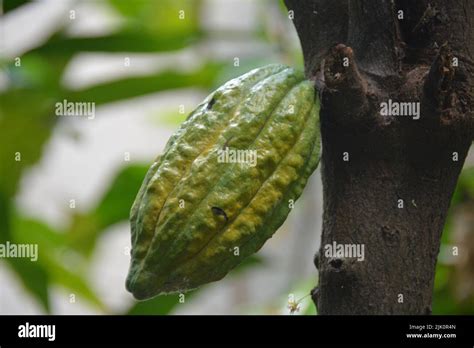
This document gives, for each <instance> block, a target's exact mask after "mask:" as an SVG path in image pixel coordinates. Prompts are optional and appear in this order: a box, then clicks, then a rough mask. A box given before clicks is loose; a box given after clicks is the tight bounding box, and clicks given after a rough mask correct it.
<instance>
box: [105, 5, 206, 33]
mask: <svg viewBox="0 0 474 348" xmlns="http://www.w3.org/2000/svg"><path fill="white" fill-rule="evenodd" d="M109 3H110V4H111V5H112V6H113V7H114V8H115V9H116V10H117V11H119V12H120V14H122V16H124V17H125V19H126V20H127V23H126V25H127V27H131V28H135V29H137V28H141V31H142V32H143V31H145V32H148V33H150V34H151V35H155V36H159V37H162V36H173V35H176V34H178V35H187V36H189V35H191V34H193V33H195V32H196V31H197V30H198V29H199V15H200V7H201V1H199V0H159V1H157V0H134V1H129V0H109ZM180 11H183V12H180ZM183 16H184V17H183Z"/></svg>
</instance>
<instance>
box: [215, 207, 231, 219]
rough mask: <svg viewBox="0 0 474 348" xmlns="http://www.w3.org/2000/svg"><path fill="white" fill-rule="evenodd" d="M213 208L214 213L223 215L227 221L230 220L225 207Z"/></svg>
mask: <svg viewBox="0 0 474 348" xmlns="http://www.w3.org/2000/svg"><path fill="white" fill-rule="evenodd" d="M211 210H212V212H213V213H214V215H216V216H223V217H224V219H225V222H227V221H228V220H229V218H228V217H227V214H226V213H225V211H224V210H223V209H221V208H219V207H212V208H211Z"/></svg>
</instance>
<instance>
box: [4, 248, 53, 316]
mask: <svg viewBox="0 0 474 348" xmlns="http://www.w3.org/2000/svg"><path fill="white" fill-rule="evenodd" d="M11 242H12V243H13V242H14V241H11ZM7 260H8V263H9V264H10V265H11V266H12V269H13V270H14V271H15V273H16V275H17V276H18V277H19V278H20V280H21V282H22V284H23V286H24V287H25V288H26V289H27V290H28V291H29V292H30V293H31V294H32V295H33V296H34V297H35V298H36V299H37V300H38V301H39V303H40V304H41V305H42V306H43V308H44V310H45V311H46V312H49V311H50V303H49V297H48V283H49V280H50V279H49V275H48V271H47V269H46V268H45V267H44V265H42V264H40V263H38V262H32V261H30V260H29V259H22V258H9V259H7Z"/></svg>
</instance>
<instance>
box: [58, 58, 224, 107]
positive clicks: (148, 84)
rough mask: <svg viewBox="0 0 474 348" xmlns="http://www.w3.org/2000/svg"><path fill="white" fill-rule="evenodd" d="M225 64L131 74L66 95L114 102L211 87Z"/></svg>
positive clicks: (82, 99) (96, 101)
mask: <svg viewBox="0 0 474 348" xmlns="http://www.w3.org/2000/svg"><path fill="white" fill-rule="evenodd" d="M221 66H222V64H217V63H209V64H207V65H205V66H203V67H202V68H201V69H200V70H198V71H194V72H191V73H180V72H172V71H164V72H161V73H158V74H155V75H151V76H143V77H131V78H125V79H122V80H118V81H112V82H106V83H102V84H99V85H95V86H93V87H89V88H86V89H83V90H78V91H71V92H70V93H69V94H68V95H66V96H65V98H66V99H67V100H68V101H72V102H75V101H80V102H84V101H92V102H95V103H96V104H104V103H110V102H114V101H118V100H122V99H127V98H132V97H137V96H141V95H145V94H149V93H157V92H160V91H164V90H169V89H175V88H186V87H201V88H206V89H208V88H209V87H210V86H211V85H212V84H213V81H214V78H215V76H216V74H217V72H218V71H219V68H220V67H221Z"/></svg>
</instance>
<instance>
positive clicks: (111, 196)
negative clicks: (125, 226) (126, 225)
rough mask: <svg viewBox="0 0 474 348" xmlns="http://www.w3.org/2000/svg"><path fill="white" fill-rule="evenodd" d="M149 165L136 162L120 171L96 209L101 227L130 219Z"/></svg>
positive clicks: (95, 212)
mask: <svg viewBox="0 0 474 348" xmlns="http://www.w3.org/2000/svg"><path fill="white" fill-rule="evenodd" d="M148 167H149V166H148V165H139V164H135V165H130V166H128V167H125V168H123V169H122V170H121V171H120V172H119V173H118V175H117V176H116V177H115V179H114V180H113V181H112V183H111V185H110V186H109V188H108V190H107V191H106V193H105V194H104V196H103V197H102V200H101V201H100V203H99V205H98V206H97V208H96V209H95V211H94V215H95V216H97V219H98V221H99V226H100V227H101V228H104V227H106V226H110V225H112V224H114V223H117V222H120V221H123V220H128V218H129V215H130V208H131V207H132V204H133V201H134V200H135V197H136V195H137V193H138V190H139V189H140V186H141V184H142V181H143V178H144V177H145V174H146V172H147V171H148Z"/></svg>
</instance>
